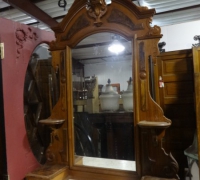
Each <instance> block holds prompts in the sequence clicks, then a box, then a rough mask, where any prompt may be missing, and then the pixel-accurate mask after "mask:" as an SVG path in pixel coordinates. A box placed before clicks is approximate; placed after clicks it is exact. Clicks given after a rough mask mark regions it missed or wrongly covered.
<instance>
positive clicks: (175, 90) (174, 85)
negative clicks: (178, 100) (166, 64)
mask: <svg viewBox="0 0 200 180" xmlns="http://www.w3.org/2000/svg"><path fill="white" fill-rule="evenodd" d="M164 91H165V93H164V95H165V97H164V98H167V97H188V96H192V95H193V93H194V91H193V82H192V81H186V82H170V83H165V88H164Z"/></svg>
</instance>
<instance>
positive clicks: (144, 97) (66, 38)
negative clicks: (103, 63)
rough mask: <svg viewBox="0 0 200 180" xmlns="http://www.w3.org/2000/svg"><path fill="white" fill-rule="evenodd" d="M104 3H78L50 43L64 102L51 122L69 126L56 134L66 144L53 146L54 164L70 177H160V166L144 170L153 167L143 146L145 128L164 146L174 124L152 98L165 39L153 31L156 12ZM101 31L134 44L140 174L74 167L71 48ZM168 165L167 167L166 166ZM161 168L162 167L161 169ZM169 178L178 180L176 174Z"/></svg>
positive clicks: (127, 2)
mask: <svg viewBox="0 0 200 180" xmlns="http://www.w3.org/2000/svg"><path fill="white" fill-rule="evenodd" d="M101 2H103V3H101ZM101 2H100V1H99V3H97V1H96V3H95V2H94V1H92V0H89V1H86V0H75V1H74V3H73V4H72V6H71V8H70V9H69V11H68V13H67V15H66V16H65V17H64V19H63V20H62V22H61V23H60V24H59V25H58V26H57V27H56V28H53V31H54V32H55V34H56V41H52V42H51V43H50V50H51V52H52V60H53V62H52V65H53V67H54V68H55V69H56V68H58V67H59V71H60V99H59V101H58V103H57V104H56V106H55V107H54V109H53V111H52V115H51V117H50V118H51V119H65V122H64V124H63V126H62V127H61V128H60V129H59V130H58V132H57V133H58V135H59V137H60V139H61V140H62V141H61V143H59V142H57V143H55V145H53V146H52V147H50V152H51V154H53V157H54V158H53V159H51V161H52V162H55V163H59V162H62V163H66V164H67V165H68V166H69V169H70V171H71V172H76V173H78V172H81V173H101V174H103V175H105V177H106V176H108V175H115V176H118V175H120V177H121V178H122V179H123V177H127V178H128V179H129V178H130V179H139V178H140V177H141V176H143V175H144V174H145V175H146V174H151V175H157V174H158V171H159V170H157V169H159V167H157V166H156V165H155V168H157V169H156V170H155V171H153V172H150V171H149V170H146V169H147V166H150V167H151V164H150V162H149V161H150V160H149V159H148V158H147V157H146V156H147V152H145V148H144V147H145V146H144V143H142V141H143V136H142V131H143V129H144V131H145V133H150V131H149V129H150V130H152V129H153V130H155V129H160V131H159V134H158V135H157V136H156V137H157V138H158V139H157V140H158V142H159V144H161V141H162V138H163V136H164V132H165V129H166V128H167V127H169V126H170V125H171V121H170V120H169V119H167V118H166V117H164V115H163V111H162V109H161V108H160V106H159V105H158V104H157V103H156V102H155V101H154V100H153V99H152V98H151V95H150V93H149V72H148V69H149V64H148V59H149V56H151V57H152V59H153V63H154V65H155V66H156V56H157V55H158V53H159V51H158V46H157V44H158V42H159V40H160V38H161V37H162V35H161V30H160V27H158V26H154V27H151V26H150V23H151V19H152V17H153V15H154V14H155V10H154V9H148V8H147V7H138V6H136V5H135V4H134V3H133V2H132V1H131V0H112V2H111V4H109V5H106V3H105V1H104V0H103V1H101ZM95 12H99V13H95ZM130 17H131V18H130ZM100 32H112V33H116V34H119V35H121V36H123V37H124V38H126V39H129V40H131V41H132V47H133V51H132V52H133V53H132V61H133V67H132V72H133V83H134V82H137V83H134V84H135V85H134V100H133V101H134V132H135V134H134V136H135V139H134V140H135V152H136V155H135V157H136V172H130V171H120V170H111V169H102V168H92V167H85V166H78V165H74V143H73V142H74V136H73V133H74V132H73V107H72V105H73V98H72V77H71V76H72V57H71V56H72V55H71V48H73V47H75V46H76V45H77V44H78V43H79V42H80V41H81V40H83V39H84V38H86V37H87V36H89V35H91V34H95V33H100ZM157 74H158V73H157V69H156V68H154V77H155V84H158V78H157V76H158V75H157ZM157 88H158V87H157V86H156V88H155V89H156V94H158V93H157V92H158V89H157ZM156 132H157V131H156ZM160 132H161V133H160ZM152 137H153V135H152ZM149 147H150V152H153V151H151V150H153V148H152V147H151V145H149ZM155 150H156V151H157V152H159V153H160V154H161V155H160V157H159V158H161V159H162V156H166V154H165V155H163V154H162V153H163V150H162V147H161V145H160V146H159V147H156V148H155ZM156 151H155V153H156ZM157 158H158V157H157ZM166 159H167V160H166V161H167V162H168V159H169V157H168V156H167V157H166ZM163 162H164V160H163ZM146 164H147V165H146ZM164 164H165V162H164V163H163V166H164ZM159 166H162V165H160V164H159ZM163 166H162V167H163ZM175 174H176V172H175ZM163 176H164V174H163ZM171 176H172V177H175V175H174V174H173V175H171ZM108 179H109V178H108ZM119 179H120V178H119Z"/></svg>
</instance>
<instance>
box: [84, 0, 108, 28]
mask: <svg viewBox="0 0 200 180" xmlns="http://www.w3.org/2000/svg"><path fill="white" fill-rule="evenodd" d="M87 10H88V14H89V16H91V17H93V18H94V19H95V22H94V24H95V25H96V26H101V25H102V21H101V17H102V16H103V15H104V14H105V13H106V12H107V5H106V2H105V0H88V2H87Z"/></svg>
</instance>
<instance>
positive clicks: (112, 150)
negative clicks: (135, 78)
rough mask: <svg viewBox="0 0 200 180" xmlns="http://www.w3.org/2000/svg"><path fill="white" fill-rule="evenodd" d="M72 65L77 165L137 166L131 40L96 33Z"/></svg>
mask: <svg viewBox="0 0 200 180" xmlns="http://www.w3.org/2000/svg"><path fill="white" fill-rule="evenodd" d="M72 66H73V68H72V72H73V77H72V78H73V79H72V82H73V109H74V133H75V140H74V141H75V142H74V146H75V148H74V149H75V152H74V154H75V157H74V159H75V160H74V161H75V164H77V165H86V166H92V167H95V166H96V167H104V168H112V169H122V170H130V171H135V170H136V169H135V148H134V125H133V86H134V84H133V83H132V44H131V41H129V40H127V39H125V38H123V37H121V36H119V35H117V34H113V33H98V34H94V35H91V36H89V37H87V38H85V39H84V40H82V41H81V42H80V43H79V44H78V45H77V46H76V47H75V48H74V49H73V50H72Z"/></svg>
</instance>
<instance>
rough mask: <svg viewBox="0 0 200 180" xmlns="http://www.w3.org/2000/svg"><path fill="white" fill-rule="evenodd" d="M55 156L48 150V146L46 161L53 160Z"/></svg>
mask: <svg viewBox="0 0 200 180" xmlns="http://www.w3.org/2000/svg"><path fill="white" fill-rule="evenodd" d="M55 157H56V156H55V154H54V153H53V152H52V151H51V150H50V148H48V149H47V151H46V158H47V161H49V162H53V161H54V160H55Z"/></svg>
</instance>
